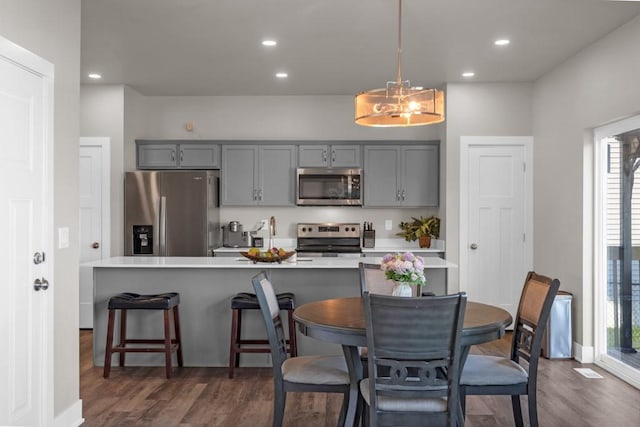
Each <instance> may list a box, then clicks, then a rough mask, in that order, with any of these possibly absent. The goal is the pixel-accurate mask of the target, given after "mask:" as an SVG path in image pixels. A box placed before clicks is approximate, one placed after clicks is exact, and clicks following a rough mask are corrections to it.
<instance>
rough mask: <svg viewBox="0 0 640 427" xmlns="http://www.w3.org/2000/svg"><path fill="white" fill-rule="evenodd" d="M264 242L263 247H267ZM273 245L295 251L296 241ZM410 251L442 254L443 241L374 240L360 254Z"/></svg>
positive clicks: (228, 250) (220, 250)
mask: <svg viewBox="0 0 640 427" xmlns="http://www.w3.org/2000/svg"><path fill="white" fill-rule="evenodd" d="M267 244H268V243H267V242H266V241H265V247H266V246H267ZM273 245H274V246H275V247H277V248H285V249H287V250H295V248H296V239H274V240H273ZM247 249H248V248H224V247H221V248H217V249H215V250H214V252H218V253H234V252H235V253H238V252H240V251H246V250H247ZM406 251H411V252H415V253H443V252H444V240H436V239H432V240H431V247H430V248H421V247H419V246H418V242H417V241H416V242H407V241H405V240H404V239H384V238H380V239H376V246H375V247H373V248H362V253H364V254H367V253H378V252H384V253H388V252H392V253H393V252H406Z"/></svg>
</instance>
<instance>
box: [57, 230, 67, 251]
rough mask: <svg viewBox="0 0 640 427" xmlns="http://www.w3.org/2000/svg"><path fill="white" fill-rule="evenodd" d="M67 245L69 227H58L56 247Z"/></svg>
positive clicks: (65, 246)
mask: <svg viewBox="0 0 640 427" xmlns="http://www.w3.org/2000/svg"><path fill="white" fill-rule="evenodd" d="M68 247H69V227H60V228H58V249H65V248H68Z"/></svg>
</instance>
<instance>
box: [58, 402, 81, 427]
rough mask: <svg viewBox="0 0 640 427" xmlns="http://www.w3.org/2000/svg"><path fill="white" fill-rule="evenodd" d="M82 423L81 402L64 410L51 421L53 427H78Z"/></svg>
mask: <svg viewBox="0 0 640 427" xmlns="http://www.w3.org/2000/svg"><path fill="white" fill-rule="evenodd" d="M83 422H84V418H82V400H78V401H77V402H75V403H74V404H73V405H71V406H69V407H68V408H67V409H65V410H64V411H63V412H62V413H61V414H59V415H58V416H57V417H56V418H55V420H54V421H53V426H54V427H78V426H79V425H81V424H82V423H83Z"/></svg>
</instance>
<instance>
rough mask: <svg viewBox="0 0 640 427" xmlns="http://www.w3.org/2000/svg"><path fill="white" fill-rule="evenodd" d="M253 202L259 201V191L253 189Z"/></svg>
mask: <svg viewBox="0 0 640 427" xmlns="http://www.w3.org/2000/svg"><path fill="white" fill-rule="evenodd" d="M253 200H258V190H256V189H255V188H254V189H253Z"/></svg>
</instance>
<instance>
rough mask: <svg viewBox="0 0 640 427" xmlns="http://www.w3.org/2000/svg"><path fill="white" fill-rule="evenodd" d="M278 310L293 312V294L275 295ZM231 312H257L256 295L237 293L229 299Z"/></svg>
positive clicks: (258, 306) (258, 307)
mask: <svg viewBox="0 0 640 427" xmlns="http://www.w3.org/2000/svg"><path fill="white" fill-rule="evenodd" d="M276 297H277V298H278V308H280V310H293V309H294V308H295V303H294V298H293V294H292V293H291V292H283V293H280V294H277V295H276ZM231 309H232V310H259V309H260V305H259V304H258V297H257V296H256V294H252V293H249V292H240V293H237V294H236V295H235V296H234V297H233V298H231Z"/></svg>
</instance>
